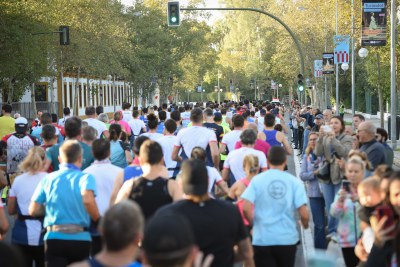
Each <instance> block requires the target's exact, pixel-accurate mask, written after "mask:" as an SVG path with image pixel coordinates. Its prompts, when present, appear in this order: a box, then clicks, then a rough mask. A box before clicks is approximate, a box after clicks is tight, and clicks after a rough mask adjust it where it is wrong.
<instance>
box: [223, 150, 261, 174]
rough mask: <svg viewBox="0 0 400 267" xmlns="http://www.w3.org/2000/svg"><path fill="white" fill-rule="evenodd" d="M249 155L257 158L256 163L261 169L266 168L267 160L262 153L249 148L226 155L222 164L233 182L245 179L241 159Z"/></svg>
mask: <svg viewBox="0 0 400 267" xmlns="http://www.w3.org/2000/svg"><path fill="white" fill-rule="evenodd" d="M250 154H253V155H255V156H257V157H258V163H259V165H260V168H261V169H263V168H267V158H266V157H265V154H264V153H263V152H261V151H258V150H255V149H254V148H250V147H241V148H239V149H236V150H233V151H232V152H230V153H229V154H228V156H227V157H226V159H225V162H224V169H230V170H231V172H232V174H233V176H234V177H235V180H239V179H242V178H244V177H246V173H245V171H244V169H243V159H244V157H245V156H246V155H250Z"/></svg>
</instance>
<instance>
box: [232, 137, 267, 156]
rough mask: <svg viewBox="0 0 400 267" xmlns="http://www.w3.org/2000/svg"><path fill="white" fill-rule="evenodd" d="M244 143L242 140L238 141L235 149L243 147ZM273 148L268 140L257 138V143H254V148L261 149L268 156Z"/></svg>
mask: <svg viewBox="0 0 400 267" xmlns="http://www.w3.org/2000/svg"><path fill="white" fill-rule="evenodd" d="M241 147H242V143H241V142H240V141H237V142H236V144H235V149H238V148H241ZM270 148H271V146H270V145H269V144H268V143H267V141H264V140H261V139H257V140H256V144H255V145H254V149H255V150H258V151H261V152H263V153H264V154H265V156H266V157H268V156H267V155H268V151H269V149H270Z"/></svg>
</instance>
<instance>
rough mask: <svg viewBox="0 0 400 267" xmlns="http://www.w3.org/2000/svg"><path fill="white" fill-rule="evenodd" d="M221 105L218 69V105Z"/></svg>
mask: <svg viewBox="0 0 400 267" xmlns="http://www.w3.org/2000/svg"><path fill="white" fill-rule="evenodd" d="M219 103H221V92H220V89H219V69H218V105H219Z"/></svg>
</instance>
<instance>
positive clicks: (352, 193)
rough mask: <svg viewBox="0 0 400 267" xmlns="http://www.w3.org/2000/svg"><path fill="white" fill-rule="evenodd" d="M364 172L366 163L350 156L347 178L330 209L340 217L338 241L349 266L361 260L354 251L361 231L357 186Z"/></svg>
mask: <svg viewBox="0 0 400 267" xmlns="http://www.w3.org/2000/svg"><path fill="white" fill-rule="evenodd" d="M364 172H365V163H364V162H363V161H361V160H360V159H359V158H357V157H354V158H350V160H349V161H348V162H347V164H346V171H345V173H346V177H347V180H343V186H342V188H341V189H340V190H339V192H338V194H337V195H336V197H335V201H334V202H333V203H332V206H331V209H330V213H331V215H332V216H334V217H336V218H337V219H338V229H337V233H338V237H339V240H338V241H339V245H340V247H341V248H342V253H343V258H344V261H345V263H346V266H347V267H354V266H357V264H358V261H359V260H358V258H357V256H356V255H355V253H354V248H355V246H356V244H357V239H358V236H359V235H360V231H361V230H360V219H359V218H358V217H357V212H358V210H359V209H360V204H359V203H358V194H357V186H358V185H359V184H360V182H361V181H362V179H363V178H364Z"/></svg>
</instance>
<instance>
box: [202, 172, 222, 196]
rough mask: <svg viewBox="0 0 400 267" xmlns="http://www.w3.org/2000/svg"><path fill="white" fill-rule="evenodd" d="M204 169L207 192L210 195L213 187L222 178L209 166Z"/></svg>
mask: <svg viewBox="0 0 400 267" xmlns="http://www.w3.org/2000/svg"><path fill="white" fill-rule="evenodd" d="M206 167H207V173H208V192H209V193H212V192H211V190H212V187H213V185H214V184H218V183H220V182H222V176H221V174H220V173H219V172H218V170H217V169H216V168H214V167H210V166H206Z"/></svg>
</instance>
